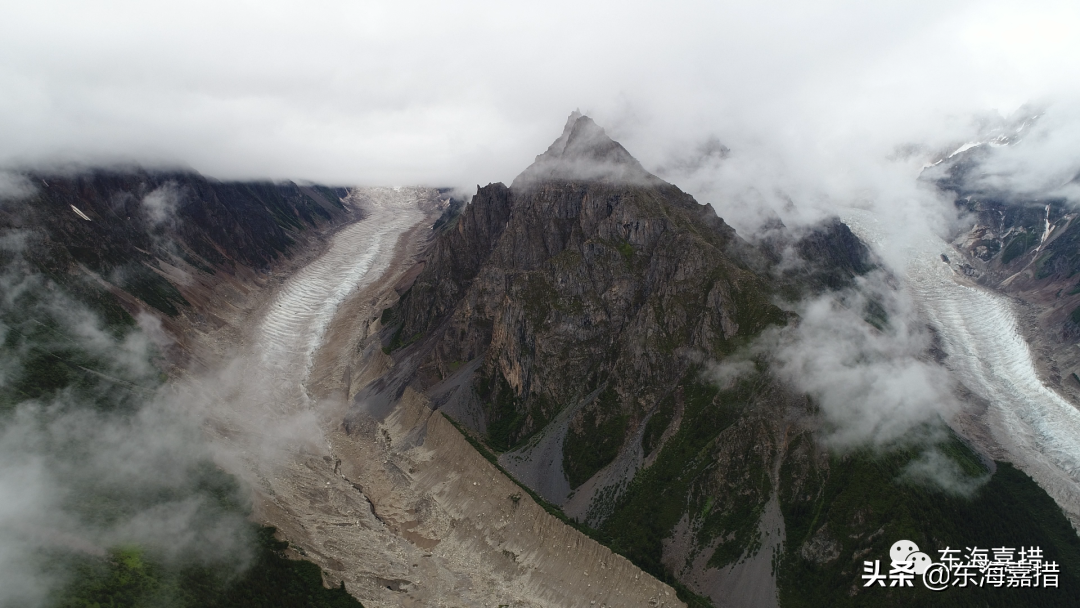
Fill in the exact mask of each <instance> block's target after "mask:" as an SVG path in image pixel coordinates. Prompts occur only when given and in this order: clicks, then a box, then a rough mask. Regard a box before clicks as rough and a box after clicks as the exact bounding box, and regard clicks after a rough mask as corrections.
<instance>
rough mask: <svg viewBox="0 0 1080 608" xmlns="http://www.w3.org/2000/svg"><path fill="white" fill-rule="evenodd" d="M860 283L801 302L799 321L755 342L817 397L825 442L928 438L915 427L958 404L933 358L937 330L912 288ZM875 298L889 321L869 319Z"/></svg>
mask: <svg viewBox="0 0 1080 608" xmlns="http://www.w3.org/2000/svg"><path fill="white" fill-rule="evenodd" d="M860 283H861V284H860V285H859V287H858V288H857V289H851V290H847V291H844V292H840V293H832V294H827V295H824V296H821V297H817V298H813V299H810V300H808V301H804V302H801V303H799V305H798V310H797V312H798V313H799V316H800V320H799V322H798V323H797V324H796V325H794V326H791V327H788V328H784V329H782V330H776V331H773V332H772V333H770V334H768V335H766V336H765V337H764V338H762V340H761V341H760V342H759V344H758V345H757V347H756V348H757V349H761V350H762V352H764V353H765V354H767V355H768V356H770V358H771V360H772V362H773V365H772V369H773V371H774V372H775V373H776V374H777V375H778V376H779V377H780V378H782V379H784V380H786V381H788V382H790V383H791V384H792V385H793V386H795V387H797V388H798V389H799V390H801V391H803V392H805V393H806V394H808V395H809V396H810V397H811V398H812V399H813V400H814V403H815V404H816V405H817V406H818V408H819V409H820V413H821V416H822V422H823V424H822V429H821V431H822V432H821V437H822V439H823V440H824V441H825V442H826V443H827V444H829V445H832V446H834V447H837V448H840V449H850V448H855V447H862V446H865V445H868V444H869V445H875V446H879V447H882V446H889V445H894V444H896V443H897V442H899V441H902V440H903V441H913V440H914V441H918V440H920V439H926V438H925V437H919V436H918V434H917V433H916V434H914V435H913V432H914V431H917V430H918V429H919V427H922V426H924V425H926V424H928V423H934V422H936V421H938V420H939V417H940V418H945V419H948V418H949V416H950V414H951V413H952V412H953V411H955V408H956V407H957V402H956V400H955V398H954V397H953V396H952V388H953V384H952V380H951V379H950V378H949V375H948V372H947V371H946V370H945V368H943V367H941V366H939V365H937V364H936V363H934V362H933V361H932V360H928V357H927V352H928V351H929V348H930V341H931V335H930V332H929V331H928V330H927V329H926V327H925V325H924V324H922V323H921V322H920V321H919V315H918V313H917V311H916V309H915V305H914V303H913V302H912V301H911V300H910V299H909V298H908V297H907V296H906V294H905V293H904V292H900V291H895V290H893V289H891V288H889V287H888V285H887V282H886V280H885V279H884V277H882V276H881V275H880V274H878V275H871V276H870V277H868V278H864V279H862V280H861V281H860ZM872 302H873V303H874V304H876V305H877V307H880V308H877V310H878V311H884V312H885V315H884V318H885V319H886V320H885V321H884V323H882V322H881V320H880V319H876V321H877V322H876V323H871V322H870V320H875V319H873V318H871V315H872V313H873V310H874V309H873V308H871V306H872V304H871V303H872ZM878 315H879V316H880V312H879V313H878ZM868 319H869V320H868Z"/></svg>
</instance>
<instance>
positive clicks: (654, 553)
mask: <svg viewBox="0 0 1080 608" xmlns="http://www.w3.org/2000/svg"><path fill="white" fill-rule="evenodd" d="M696 377H697V372H696V370H694V371H691V372H690V373H689V374H687V377H686V379H685V380H684V384H683V385H682V386H683V400H684V405H683V407H684V413H683V422H682V424H681V425H680V426H679V430H678V432H676V433H675V434H674V435H673V436H672V437H671V439H669V440H668V442H667V443H666V444H665V445H664V447H663V448H662V449H661V451H660V454H659V456H658V457H657V459H656V462H655V463H653V465H652V466H651V467H649V468H647V469H645V470H643V471H641V472H639V473H638V475H637V476H636V477H635V478H634V480H633V481H632V482H631V483H630V487H629V488H627V490H626V492H625V493H624V494H623V496H622V497H621V498H620V499H619V501H618V504H617V505H616V507H615V510H614V512H613V513H612V514H611V515H610V516H609V517H608V518H607V520H605V521H604V524H603V525H602V526H601V527H600V533H601V535H602V536H603V538H604V539H605V540H606V541H607V544H608V545H609V546H610V547H611V548H612V549H613V550H614V551H617V552H618V553H621V554H622V555H625V556H626V557H628V558H629V559H630V560H631V561H633V562H634V563H635V564H637V565H638V566H640V567H641V568H642V569H644V570H645V571H646V572H648V573H650V574H652V575H653V576H657V577H660V578H661V579H664V580H672V577H671V575H670V573H669V572H668V571H667V569H666V568H665V567H664V565H663V563H662V561H661V555H662V548H661V541H662V540H663V539H664V538H666V537H667V536H669V535H670V533H671V530H672V529H673V528H674V527H675V524H676V523H678V521H679V519H680V518H682V516H683V513H684V512H685V511H686V508H687V503H688V497H689V496H690V495H691V490H692V489H693V488H694V487H695V484H696V483H697V481H698V480H699V479H700V478H701V477H702V476H703V475H704V473H705V471H706V469H708V468H709V467H711V466H712V465H713V461H712V458H711V451H710V449H709V448H710V446H711V445H712V444H713V443H714V442H715V440H716V438H717V437H719V435H720V434H721V433H722V432H723V431H724V430H725V429H727V428H728V427H729V426H731V425H732V423H734V422H735V420H736V418H737V417H738V415H739V413H740V412H741V411H742V409H743V406H744V405H745V403H746V398H747V396H748V395H747V393H746V391H747V390H748V388H749V387H748V386H747V385H743V386H742V387H741V388H736V389H734V390H732V391H724V392H723V393H721V391H720V390H719V389H717V388H716V387H713V386H710V385H706V384H700V383H697V382H696V381H694V380H693V379H695V378H696ZM709 498H710V497H708V496H704V495H702V496H700V504H698V505H696V507H694V510H695V511H702V510H704V507H705V504H706V503H707V502H708V500H709Z"/></svg>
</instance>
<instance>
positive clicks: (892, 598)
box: [779, 437, 1080, 607]
mask: <svg viewBox="0 0 1080 608" xmlns="http://www.w3.org/2000/svg"><path fill="white" fill-rule="evenodd" d="M802 441H809V438H808V437H804V438H803V439H802ZM939 449H940V451H941V453H942V454H944V455H945V456H946V457H947V458H948V460H949V461H951V462H953V463H954V464H955V465H956V466H957V467H958V470H960V471H962V472H963V473H962V475H961V477H960V479H961V481H962V480H963V478H964V477H967V478H968V479H971V478H972V477H973V476H975V475H976V474H978V475H985V472H986V469H985V468H984V467H983V465H982V464H981V462H980V461H979V460H978V458H977V456H976V455H975V454H974V453H972V452H971V450H970V449H968V448H967V446H965V445H964V444H963V443H962V442H961V441H960V440H959V439H956V438H955V437H954V438H952V439H950V440H949V441H947V442H945V443H944V444H943V445H942V446H940V448H939ZM919 457H920V454H919V452H918V450H914V449H896V450H893V451H890V452H888V453H884V454H879V453H873V452H869V451H862V452H858V453H852V454H848V455H844V456H832V457H831V458H830V459H829V464H828V470H827V471H810V478H809V479H805V478H803V477H804V475H805V474H806V472H807V469H805V468H803V469H802V470H801V471H800V470H798V469H800V465H799V464H798V463H797V462H796V461H794V460H789V462H786V463H785V465H784V470H782V482H781V483H782V488H784V489H786V491H785V492H782V494H781V508H782V511H783V514H784V519H785V522H786V524H787V543H786V545H785V552H784V555H783V558H782V560H781V564H780V575H779V583H780V596H781V603H782V605H783V606H789V607H799V606H807V607H810V606H824V605H829V606H841V607H842V606H865V605H868V604H869V603H872V604H873V605H875V606H946V607H947V606H980V607H981V606H1040V607H1050V606H1074V605H1076V600H1075V589H1076V588H1077V584H1078V583H1080V539H1078V538H1077V535H1076V533H1075V532H1074V531H1073V529H1072V526H1071V525H1070V524H1069V522H1068V521H1067V519H1066V518H1065V516H1064V515H1063V514H1062V512H1061V510H1060V509H1059V508H1058V507H1057V505H1056V504H1055V503H1054V501H1053V499H1051V498H1050V497H1049V496H1048V495H1047V494H1046V493H1045V492H1044V491H1042V490H1041V489H1040V488H1039V487H1038V486H1037V485H1036V484H1035V482H1034V481H1033V480H1032V479H1031V478H1029V477H1028V476H1027V475H1024V474H1023V473H1021V472H1020V471H1017V470H1016V469H1015V468H1013V467H1012V466H1011V465H1009V464H1006V463H997V471H996V472H995V473H994V474H993V476H992V477H990V479H989V481H988V482H987V483H986V484H985V485H983V486H982V487H980V488H979V489H978V490H975V492H974V494H973V495H971V496H964V495H959V494H952V493H946V492H944V491H943V490H941V489H940V487H939V486H935V485H931V484H919V483H913V482H912V481H909V475H907V474H906V472H907V471H908V470H909V469H908V468H907V467H908V466H909V465H910V464H911V463H912V462H913V461H915V460H916V459H917V458H919ZM801 478H803V479H801ZM821 482H823V483H821ZM819 484H820V485H819ZM800 487H801V488H804V489H806V490H807V492H806V493H803V492H800V491H798V490H793V489H794V488H800ZM826 524H827V525H828V536H829V537H830V538H831V540H832V542H834V543H837V546H838V552H839V557H836V558H834V559H832V560H830V561H825V562H824V563H818V562H813V561H809V560H807V559H806V558H805V557H804V556H803V555H802V554H801V553H800V551H801V549H802V547H803V544H804V543H805V542H806V541H807V540H808V539H809V538H811V536H813V535H814V534H817V533H819V531H820V530H821V529H822V527H823V526H825V525H826ZM901 539H907V540H912V541H914V542H915V543H916V544H917V545H918V546H919V547H920V548H921V549H922V550H923V551H924V552H926V553H928V554H929V555H930V556H931V557H932V558H934V559H935V560H937V559H939V554H938V553H937V551H938V550H940V549H944V548H946V547H951V548H954V549H955V548H959V549H961V551H963V550H964V548H965V547H976V546H977V547H983V548H992V547H1001V546H1006V547H1014V548H1017V549H1018V548H1019V547H1021V546H1024V547H1028V546H1039V547H1041V548H1042V549H1043V551H1044V553H1045V559H1046V560H1048V561H1056V562H1058V563H1059V564H1060V566H1061V582H1060V588H1058V589H1009V588H1000V589H999V588H993V587H984V588H966V589H961V588H949V589H947V590H945V591H943V592H940V593H934V592H930V591H928V590H927V589H925V588H924V587H923V586H922V585H921V584H918V583H917V584H916V585H915V588H913V589H897V588H887V587H886V588H872V589H867V588H863V587H862V583H863V581H862V580H861V578H860V576H861V573H862V561H863V560H871V561H873V560H875V559H880V560H882V566H883V568H884V567H885V566H887V564H888V560H889V557H888V555H889V547H890V546H891V545H892V543H893V542H895V541H897V540H901Z"/></svg>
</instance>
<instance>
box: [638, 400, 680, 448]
mask: <svg viewBox="0 0 1080 608" xmlns="http://www.w3.org/2000/svg"><path fill="white" fill-rule="evenodd" d="M674 418H675V397H674V396H673V395H668V396H667V397H665V398H663V399H662V400H660V403H659V404H658V405H657V406H656V411H655V412H654V413H653V415H652V416H651V417H649V421H648V422H646V423H645V433H644V435H643V436H642V438H641V448H642V450H643V451H644V453H645V455H646V456H648V455H650V454H652V453H653V450H655V449H656V448H657V446H659V445H660V437H662V436H663V434H664V431H666V430H667V428H668V427H669V426H671V421H672V420H673V419H674Z"/></svg>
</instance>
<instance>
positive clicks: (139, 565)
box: [51, 524, 363, 608]
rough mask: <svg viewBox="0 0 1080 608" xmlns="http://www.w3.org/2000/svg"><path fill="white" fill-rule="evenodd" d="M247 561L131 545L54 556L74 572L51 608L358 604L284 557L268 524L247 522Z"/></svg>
mask: <svg viewBox="0 0 1080 608" xmlns="http://www.w3.org/2000/svg"><path fill="white" fill-rule="evenodd" d="M251 527H252V532H253V533H254V535H255V537H256V542H255V555H254V557H253V563H252V564H250V566H249V567H247V568H246V569H244V570H242V571H240V572H236V571H234V570H233V569H232V568H231V567H227V568H220V567H217V568H215V567H212V566H207V565H188V566H183V567H180V568H176V567H172V566H170V565H168V564H167V562H166V561H164V560H163V559H162V558H160V557H155V556H153V555H150V554H148V553H147V552H145V551H143V550H141V549H139V548H137V547H116V548H113V549H112V550H110V551H109V554H108V556H107V558H105V559H100V558H95V557H91V556H58V557H59V559H60V560H61V562H62V563H63V565H64V566H65V567H66V568H67V569H69V570H71V571H74V572H75V573H76V576H75V578H74V580H72V582H71V583H70V584H68V585H67V586H66V587H64V588H63V589H61V590H60V591H59V592H58V593H56V594H55V597H54V599H53V601H52V602H51V605H52V606H54V607H55V608H103V607H106V606H108V607H110V608H126V607H129V606H130V607H137V606H169V607H176V608H363V607H362V605H361V604H360V602H358V601H356V600H355V599H354V598H353V597H352V596H350V595H349V594H348V592H347V591H346V590H345V586H344V584H342V585H341V586H339V587H337V588H334V589H327V588H325V587H323V584H322V583H323V581H322V573H321V571H320V570H319V567H318V566H316V565H315V564H312V563H311V562H306V561H299V560H292V559H289V558H287V557H285V554H284V552H285V550H286V549H287V548H288V543H285V542H282V541H279V540H277V539H275V538H274V529H273V528H267V527H257V526H255V525H254V524H252V525H251Z"/></svg>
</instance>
